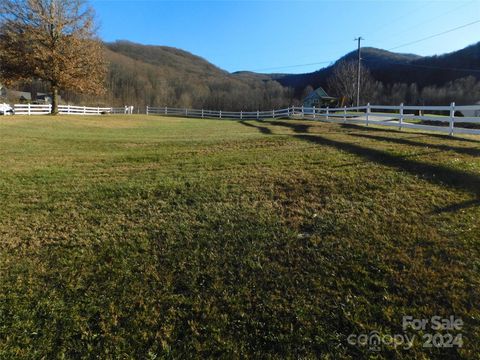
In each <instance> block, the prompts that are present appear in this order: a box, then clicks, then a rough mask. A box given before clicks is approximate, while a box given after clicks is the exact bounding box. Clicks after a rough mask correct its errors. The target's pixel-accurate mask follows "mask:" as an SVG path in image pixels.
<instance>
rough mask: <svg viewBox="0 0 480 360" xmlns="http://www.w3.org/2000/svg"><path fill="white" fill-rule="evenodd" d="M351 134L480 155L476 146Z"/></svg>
mask: <svg viewBox="0 0 480 360" xmlns="http://www.w3.org/2000/svg"><path fill="white" fill-rule="evenodd" d="M349 135H351V136H357V137H362V138H366V139H372V140H378V141H388V142H391V143H396V144H401V145H411V146H420V147H429V148H435V149H439V150H445V151H455V152H457V153H460V154H466V155H472V156H480V149H475V148H464V147H457V146H450V145H444V144H426V143H423V142H420V141H413V140H409V139H402V138H391V137H387V136H377V135H370V134H353V133H349Z"/></svg>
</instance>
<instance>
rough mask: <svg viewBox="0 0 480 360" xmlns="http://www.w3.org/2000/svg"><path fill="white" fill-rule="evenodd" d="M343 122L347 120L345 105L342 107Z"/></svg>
mask: <svg viewBox="0 0 480 360" xmlns="http://www.w3.org/2000/svg"><path fill="white" fill-rule="evenodd" d="M343 122H344V123H346V122H347V107H346V106H344V107H343Z"/></svg>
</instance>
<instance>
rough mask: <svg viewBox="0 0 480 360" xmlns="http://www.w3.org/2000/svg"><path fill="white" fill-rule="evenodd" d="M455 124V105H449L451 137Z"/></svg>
mask: <svg viewBox="0 0 480 360" xmlns="http://www.w3.org/2000/svg"><path fill="white" fill-rule="evenodd" d="M454 124H455V103H454V102H452V103H451V104H450V136H453V132H454Z"/></svg>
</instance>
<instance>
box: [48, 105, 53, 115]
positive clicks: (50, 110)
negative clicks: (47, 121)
mask: <svg viewBox="0 0 480 360" xmlns="http://www.w3.org/2000/svg"><path fill="white" fill-rule="evenodd" d="M48 112H49V113H50V114H51V113H52V104H48Z"/></svg>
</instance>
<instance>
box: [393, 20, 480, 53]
mask: <svg viewBox="0 0 480 360" xmlns="http://www.w3.org/2000/svg"><path fill="white" fill-rule="evenodd" d="M478 23H480V20H475V21H472V22H471V23H468V24H463V25H460V26H457V27H455V28H453V29H449V30H445V31H442V32H440V33H438V34H433V35H430V36H427V37H425V38H423V39H419V40H415V41H411V42H408V43H406V44H402V45H398V46H395V47H393V48H390V49H387V50H388V51H391V50H395V49H398V48H401V47H405V46H408V45H413V44H417V43H419V42H422V41H425V40H429V39H432V38H434V37H437V36H440V35H444V34H448V33H450V32H453V31H456V30H459V29H463V28H466V27H467V26H471V25H474V24H478Z"/></svg>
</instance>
